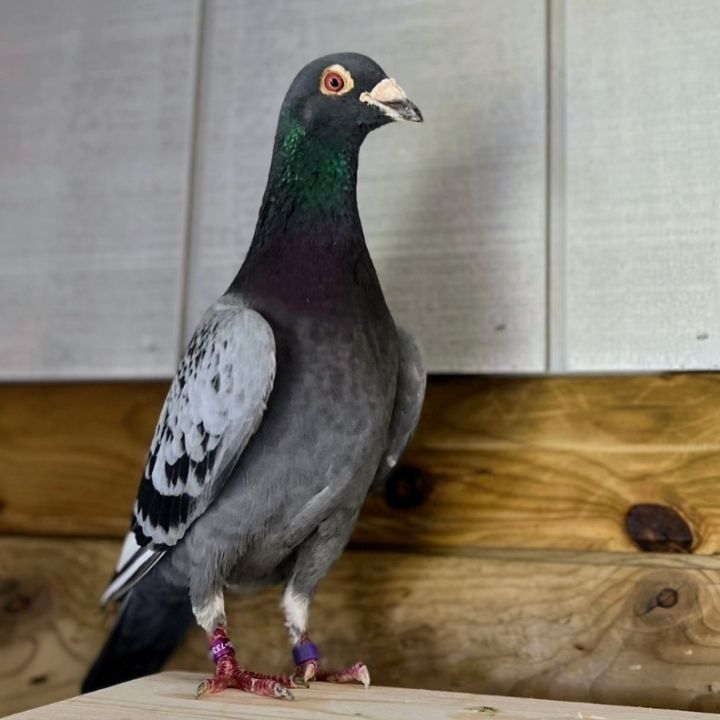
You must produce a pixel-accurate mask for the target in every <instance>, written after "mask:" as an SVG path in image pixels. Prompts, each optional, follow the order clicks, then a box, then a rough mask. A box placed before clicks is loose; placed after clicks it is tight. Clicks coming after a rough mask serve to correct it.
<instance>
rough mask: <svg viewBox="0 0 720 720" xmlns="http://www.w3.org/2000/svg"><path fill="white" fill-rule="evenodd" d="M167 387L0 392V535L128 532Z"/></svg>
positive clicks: (0, 389) (32, 388)
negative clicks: (1, 409) (143, 468)
mask: <svg viewBox="0 0 720 720" xmlns="http://www.w3.org/2000/svg"><path fill="white" fill-rule="evenodd" d="M166 392H167V384H166V383H128V384H110V383H104V384H101V383H84V384H52V385H50V384H48V385H4V386H2V385H0V407H2V408H3V412H2V413H0V466H1V467H2V468H3V471H2V473H1V474H0V532H23V533H28V534H58V533H59V534H64V535H105V536H108V535H114V536H120V535H123V534H124V533H125V532H127V529H128V523H129V518H130V511H131V509H132V504H133V502H134V499H135V493H136V491H137V486H138V483H139V481H140V473H141V472H142V467H143V463H144V462H145V456H146V453H147V448H148V445H149V443H150V439H151V437H152V434H153V431H154V428H155V423H156V422H157V417H158V414H159V412H160V407H161V406H162V403H163V400H164V398H165V393H166Z"/></svg>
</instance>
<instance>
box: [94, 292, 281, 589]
mask: <svg viewBox="0 0 720 720" xmlns="http://www.w3.org/2000/svg"><path fill="white" fill-rule="evenodd" d="M274 379H275V338H274V336H273V333H272V329H271V328H270V326H269V325H268V323H267V322H266V321H265V320H264V319H263V318H262V316H261V315H259V314H258V313H257V312H255V311H254V310H252V309H250V308H248V307H246V306H244V305H243V304H242V303H241V301H240V300H235V299H233V298H230V299H228V298H223V299H222V300H220V301H219V302H217V303H216V304H215V305H213V307H211V308H210V310H208V312H207V313H206V314H205V316H204V317H203V319H202V321H201V323H200V325H199V326H198V327H197V329H196V330H195V334H194V335H193V337H192V339H191V340H190V344H189V345H188V349H187V352H186V354H185V357H184V358H183V359H182V361H181V362H180V365H179V367H178V371H177V374H176V375H175V379H174V380H173V382H172V385H171V387H170V390H169V392H168V395H167V398H166V400H165V404H164V406H163V409H162V411H161V413H160V419H159V421H158V424H157V428H156V430H155V435H154V437H153V439H152V443H151V445H150V452H149V454H148V458H147V463H146V465H145V470H144V472H143V476H142V480H141V481H140V489H139V490H138V496H137V501H136V502H135V507H134V510H133V521H132V532H131V533H130V534H129V535H128V537H127V538H126V540H125V545H124V546H123V551H122V553H121V555H120V561H119V563H118V566H117V569H116V572H115V575H114V577H113V579H112V580H111V581H110V585H109V586H108V588H107V590H106V591H105V593H104V595H103V602H107V601H108V600H116V599H119V598H120V597H121V596H122V595H123V594H125V592H127V590H129V589H130V588H131V587H132V586H133V585H134V584H135V583H136V582H137V581H138V580H140V578H142V577H143V575H145V574H146V573H147V572H148V571H149V570H150V569H151V568H152V567H153V566H154V565H155V564H156V563H157V562H158V561H159V560H160V558H161V557H162V556H163V555H164V553H165V552H167V550H168V549H169V548H170V547H172V546H173V545H175V544H176V543H177V542H178V541H179V540H180V539H181V538H182V537H183V535H184V534H185V532H186V530H187V529H188V527H189V526H190V525H191V524H192V523H193V522H194V521H195V520H196V519H197V518H198V517H199V516H200V515H201V514H202V513H203V512H204V511H205V510H206V509H207V507H208V505H210V503H211V502H212V501H213V499H214V498H215V497H216V496H217V494H218V491H219V490H220V489H221V488H222V486H223V484H224V483H225V481H226V480H227V478H228V476H229V475H230V473H231V472H232V470H233V468H234V466H235V464H236V463H237V461H238V458H239V457H240V454H241V453H242V451H243V450H244V449H245V446H246V445H247V443H248V441H249V440H250V438H251V437H252V435H253V433H254V432H255V430H256V429H257V427H258V425H259V424H260V420H261V419H262V416H263V412H264V411H265V405H266V402H267V399H268V396H269V394H270V391H271V390H272V386H273V381H274Z"/></svg>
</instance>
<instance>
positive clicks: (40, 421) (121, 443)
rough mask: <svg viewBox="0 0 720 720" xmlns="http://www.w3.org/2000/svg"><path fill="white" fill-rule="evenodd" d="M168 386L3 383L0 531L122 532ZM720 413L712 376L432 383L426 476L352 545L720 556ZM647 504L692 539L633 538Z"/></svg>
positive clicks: (418, 454) (419, 464) (421, 451)
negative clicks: (637, 513) (631, 526)
mask: <svg viewBox="0 0 720 720" xmlns="http://www.w3.org/2000/svg"><path fill="white" fill-rule="evenodd" d="M165 388H166V385H165V384H161V383H149V384H128V385H102V384H99V385H98V384H87V385H76V386H73V385H67V386H66V385H42V386H5V387H2V386H0V406H3V407H4V408H6V412H4V413H3V414H2V416H0V464H2V467H3V473H2V475H0V503H1V504H0V532H3V531H4V532H21V533H30V534H34V533H50V534H67V535H116V536H117V535H120V534H122V533H124V532H125V530H126V528H127V519H128V515H129V510H130V508H131V506H132V502H133V499H134V494H135V491H136V488H137V482H138V477H139V472H140V468H141V466H142V463H143V461H144V458H145V453H146V450H147V444H148V442H149V440H150V437H151V436H152V432H153V429H154V424H155V420H156V417H157V413H158V411H159V408H160V405H161V403H162V399H163V395H164V392H165ZM718 407H720V376H718V375H712V374H707V375H696V374H686V375H670V376H641V377H614V378H601V377H594V378H544V379H532V378H525V379H520V378H515V379H502V378H485V379H477V378H476V379H473V378H457V379H438V378H435V379H433V380H432V382H431V383H430V386H429V390H428V396H427V400H426V404H425V409H424V413H423V417H422V421H421V424H420V427H419V430H418V432H417V434H416V437H415V439H414V442H413V445H412V447H411V449H410V451H409V453H408V454H407V456H406V459H405V462H406V464H407V465H409V466H412V467H415V468H417V470H418V472H417V474H416V475H411V476H410V477H411V480H412V478H417V479H418V481H417V482H416V481H415V480H412V481H411V482H410V483H409V485H408V487H406V488H405V489H403V487H404V486H403V484H402V483H403V482H405V483H406V484H408V483H407V475H401V476H400V478H399V479H398V480H393V481H391V483H390V486H389V487H390V493H389V496H390V499H391V501H392V502H393V506H390V505H389V504H388V502H387V499H386V497H384V496H382V495H381V496H377V497H374V498H371V499H370V500H369V501H368V503H367V505H366V508H365V510H364V512H363V514H362V516H361V519H360V523H359V526H358V530H357V533H356V535H355V541H356V542H358V543H362V544H373V545H383V544H395V545H403V546H406V547H407V546H410V547H438V546H439V547H448V546H454V547H484V548H488V547H509V548H546V549H549V548H555V549H565V550H613V551H614V550H627V551H631V550H636V549H638V547H651V548H652V549H655V550H659V549H673V547H674V549H677V547H684V548H685V549H687V550H691V551H692V552H695V553H702V554H711V553H715V552H718V551H720V493H718V491H717V488H718V483H719V482H720V417H719V416H718V410H717V408H718ZM643 504H655V505H660V506H662V507H663V508H666V509H667V516H668V517H676V518H677V519H679V523H678V526H685V527H687V534H686V535H684V536H683V537H681V538H679V539H677V542H675V545H673V539H672V538H670V540H669V541H668V542H667V543H666V547H663V544H662V542H661V543H660V544H658V543H657V542H656V543H655V544H653V542H654V540H653V536H652V534H650V535H643V527H639V528H636V529H635V530H634V531H633V532H634V537H635V538H636V539H635V540H633V539H632V536H631V534H630V533H629V532H628V527H627V524H626V521H627V519H628V512H629V511H630V510H631V509H633V508H636V507H637V506H639V505H643ZM645 530H646V531H647V532H648V533H649V532H651V530H652V528H650V527H646V528H645ZM656 530H657V529H656ZM662 531H663V528H662V526H661V527H660V528H659V530H658V532H659V533H660V535H662ZM652 532H655V530H652Z"/></svg>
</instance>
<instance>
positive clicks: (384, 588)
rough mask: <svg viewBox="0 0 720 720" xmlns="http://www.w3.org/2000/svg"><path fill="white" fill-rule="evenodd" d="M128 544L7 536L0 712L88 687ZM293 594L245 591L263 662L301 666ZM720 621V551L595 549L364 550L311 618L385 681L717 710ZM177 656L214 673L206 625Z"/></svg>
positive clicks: (316, 634)
mask: <svg viewBox="0 0 720 720" xmlns="http://www.w3.org/2000/svg"><path fill="white" fill-rule="evenodd" d="M118 549H119V543H118V542H117V541H90V540H57V539H31V538H21V539H16V538H4V539H0V589H1V591H2V597H1V598H0V600H1V602H0V623H1V624H2V628H3V632H2V633H1V634H0V642H1V643H2V648H0V650H1V652H0V658H1V659H0V698H1V699H2V700H0V702H1V703H2V705H1V706H0V712H4V713H8V712H13V711H18V710H20V709H22V708H27V707H29V706H31V705H37V704H43V703H47V702H50V701H53V700H58V699H61V698H63V697H69V696H72V695H74V694H75V693H76V692H77V687H78V683H79V681H80V678H81V676H82V674H83V673H84V671H85V669H86V667H87V665H88V663H89V662H90V661H91V659H92V657H93V656H94V654H95V652H96V651H97V649H98V647H99V645H100V644H101V642H102V640H103V638H104V636H105V633H106V632H107V629H108V627H109V625H110V620H111V618H110V617H108V616H107V614H106V616H105V617H104V618H103V616H102V614H101V613H100V611H99V610H98V609H97V607H96V602H97V597H98V595H99V593H100V591H101V589H102V587H103V585H104V583H105V582H106V580H107V578H108V575H109V574H110V572H111V568H112V566H113V563H114V561H115V555H116V553H117V551H118ZM587 558H591V559H592V562H587V561H586V559H587ZM278 601H279V591H270V592H264V593H260V594H258V595H252V596H245V597H243V598H239V599H238V598H234V599H232V601H231V602H230V603H229V607H230V611H229V612H230V618H231V629H233V630H234V631H235V635H236V637H237V636H238V635H239V636H240V637H241V638H242V641H241V646H242V653H241V656H242V657H241V660H242V662H243V663H244V664H246V665H247V666H248V667H251V668H253V669H256V670H259V671H268V672H270V671H272V672H279V671H287V670H288V669H289V663H290V656H289V645H288V641H287V638H286V631H285V628H284V627H283V622H282V617H281V613H280V609H279V602H278ZM718 628H720V559H718V558H712V557H704V558H692V557H678V556H666V557H664V558H663V557H658V556H645V555H622V554H615V555H613V554H604V555H602V554H594V553H579V554H570V555H567V556H566V557H565V558H564V559H562V558H561V557H560V556H558V555H556V556H554V557H552V558H551V559H549V560H546V559H545V558H544V555H543V554H542V553H538V552H535V553H524V554H523V553H520V554H518V553H513V552H508V551H506V552H496V553H487V554H482V553H481V554H479V555H478V557H474V558H463V557H441V556H437V557H429V556H422V555H414V554H404V553H385V552H348V553H346V554H345V555H344V556H343V558H342V559H341V561H340V562H339V563H338V565H337V567H336V568H335V570H334V571H333V572H332V573H331V575H330V577H329V578H328V580H327V581H326V582H325V583H324V584H323V585H322V586H321V589H320V591H319V593H318V595H317V598H316V600H315V602H314V604H313V610H312V615H311V631H312V635H313V638H314V639H315V641H316V642H317V643H318V644H319V645H320V647H321V648H322V649H323V653H324V657H326V658H327V661H328V663H329V664H341V663H348V662H352V661H355V660H357V659H358V658H362V659H363V660H365V661H366V662H367V663H368V664H369V666H370V668H371V671H372V674H373V679H374V682H375V683H376V684H379V685H397V686H401V687H418V688H425V689H436V690H459V691H472V692H484V693H493V694H509V695H515V696H521V697H538V698H549V699H557V700H573V701H578V702H584V701H593V702H607V703H622V704H633V705H635V704H639V705H646V706H653V707H658V706H659V707H672V708H681V709H682V708H685V709H688V708H689V709H695V710H713V711H719V710H720V693H718V689H719V688H718V686H717V667H718V664H719V663H720V639H719V638H720V636H719V635H718ZM171 667H172V668H183V669H186V670H195V671H201V672H208V671H209V670H210V663H209V661H208V659H207V652H206V641H205V638H204V637H203V636H202V632H201V631H200V630H199V629H196V630H195V631H194V632H193V633H192V634H191V635H190V637H189V638H188V640H187V642H186V643H185V645H184V647H183V648H182V649H181V650H180V651H179V652H178V653H177V654H176V656H175V657H174V659H173V661H172V663H171ZM192 689H193V686H192V683H190V682H188V687H187V691H186V692H188V693H190V692H192Z"/></svg>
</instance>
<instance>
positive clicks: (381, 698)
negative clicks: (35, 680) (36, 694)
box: [8, 672, 706, 720]
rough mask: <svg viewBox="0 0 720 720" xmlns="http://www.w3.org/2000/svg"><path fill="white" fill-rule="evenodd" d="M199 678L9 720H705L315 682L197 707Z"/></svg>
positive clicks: (116, 691) (186, 676)
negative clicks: (288, 695) (278, 698)
mask: <svg viewBox="0 0 720 720" xmlns="http://www.w3.org/2000/svg"><path fill="white" fill-rule="evenodd" d="M201 678H202V675H193V674H191V673H183V672H168V673H162V674H161V675H153V676H151V677H148V678H143V679H141V680H136V681H134V682H133V683H131V684H127V685H122V686H119V687H115V688H109V689H107V690H101V691H100V692H98V693H94V694H93V695H86V696H85V697H78V698H73V699H72V700H68V701H66V702H63V703H60V704H58V705H54V706H51V707H44V708H42V709H39V710H37V711H35V712H31V713H22V714H19V715H13V716H12V717H11V718H8V720H30V719H31V718H33V719H35V718H37V720H83V719H85V718H88V719H90V718H91V719H92V720H130V719H132V718H142V719H143V720H144V719H145V718H146V717H147V716H148V712H150V713H153V712H154V711H162V712H165V713H172V717H173V718H177V720H196V719H197V720H203V718H214V719H216V718H219V717H239V716H240V715H242V717H243V718H247V719H248V720H250V719H251V718H262V719H263V720H272V719H273V718H290V719H291V720H317V718H318V717H322V718H328V720H330V719H331V718H347V717H360V718H366V719H367V720H406V719H407V718H409V717H416V718H422V720H457V718H460V717H471V716H473V715H477V716H479V717H483V716H492V717H494V718H497V719H498V720H558V718H593V720H702V719H703V718H704V717H706V716H704V715H700V714H698V713H693V712H678V711H672V710H665V711H658V710H649V709H641V708H629V707H618V706H608V705H591V704H588V703H563V702H553V701H546V700H526V699H521V698H511V697H497V696H493V695H471V694H467V693H445V692H437V691H427V690H415V689H413V690H403V689H400V688H386V687H377V686H376V687H372V688H370V690H367V691H366V690H361V689H360V688H357V687H351V686H348V685H332V684H330V683H316V684H315V685H313V687H312V688H311V689H309V690H302V691H300V692H299V693H298V694H297V695H296V698H295V702H292V703H281V702H272V701H268V700H267V699H263V698H258V697H251V696H248V695H244V694H241V693H237V692H233V691H229V692H227V693H225V694H221V695H216V696H214V697H209V698H204V699H203V700H201V701H196V700H194V699H193V698H192V696H191V694H190V693H189V692H188V688H192V687H193V686H194V685H195V684H197V683H198V682H199V681H200V680H201Z"/></svg>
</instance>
